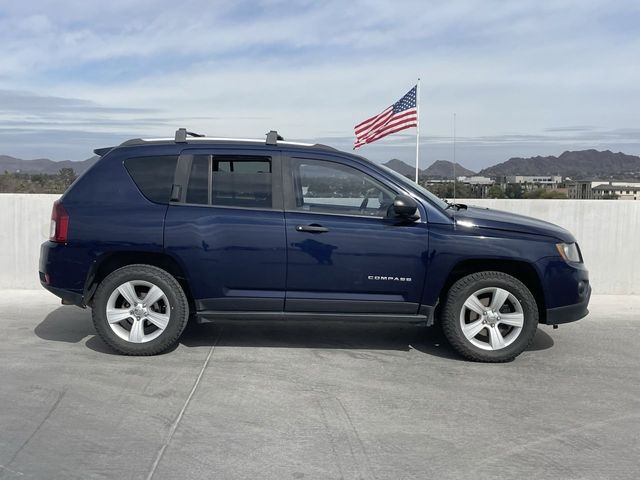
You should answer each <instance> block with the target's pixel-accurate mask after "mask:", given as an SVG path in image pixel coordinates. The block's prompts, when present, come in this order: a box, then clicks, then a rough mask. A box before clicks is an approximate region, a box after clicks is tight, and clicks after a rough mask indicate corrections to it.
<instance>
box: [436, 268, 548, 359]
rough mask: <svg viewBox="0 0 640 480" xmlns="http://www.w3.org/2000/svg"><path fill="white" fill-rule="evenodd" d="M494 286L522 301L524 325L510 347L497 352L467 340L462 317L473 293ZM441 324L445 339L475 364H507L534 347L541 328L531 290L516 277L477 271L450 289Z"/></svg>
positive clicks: (501, 273)
mask: <svg viewBox="0 0 640 480" xmlns="http://www.w3.org/2000/svg"><path fill="white" fill-rule="evenodd" d="M494 287H497V288H501V289H504V290H506V291H507V292H509V293H510V294H512V295H513V296H514V297H515V298H516V299H517V300H518V302H520V305H521V307H522V313H523V314H524V322H523V325H522V330H521V331H520V333H519V335H518V336H517V337H516V338H515V340H513V342H512V343H511V344H509V345H507V346H506V347H503V348H500V349H497V350H484V349H482V348H479V347H478V346H476V345H474V344H473V343H472V342H471V341H470V340H468V339H467V338H466V337H465V335H464V333H463V331H462V325H461V320H460V315H461V312H462V308H463V306H464V303H465V301H466V300H467V299H468V298H469V297H470V296H471V295H472V294H473V293H475V292H477V291H479V290H481V289H484V288H494ZM483 318H484V317H483ZM440 321H441V322H442V330H443V332H444V335H445V337H446V338H447V340H448V341H449V343H450V344H451V346H452V347H453V348H454V349H455V350H456V351H457V352H458V353H460V354H461V355H462V356H463V357H465V358H467V359H469V360H473V361H476V362H508V361H511V360H513V359H514V358H515V357H517V356H518V355H520V354H521V353H522V352H523V351H524V350H525V349H526V348H527V347H528V346H529V345H530V344H531V341H532V340H533V337H534V336H535V334H536V330H537V328H538V306H537V304H536V300H535V298H534V297H533V295H532V294H531V292H530V291H529V289H528V288H527V287H526V286H525V285H524V284H523V283H522V282H521V281H520V280H518V279H517V278H515V277H512V276H511V275H508V274H506V273H503V272H491V271H487V272H478V273H473V274H471V275H467V276H466V277H463V278H461V279H460V280H458V281H457V282H455V283H454V284H453V285H452V286H451V288H450V289H449V291H448V292H447V298H446V302H445V305H444V308H443V310H442V315H441V319H440ZM501 328H503V327H501ZM474 340H475V338H474Z"/></svg>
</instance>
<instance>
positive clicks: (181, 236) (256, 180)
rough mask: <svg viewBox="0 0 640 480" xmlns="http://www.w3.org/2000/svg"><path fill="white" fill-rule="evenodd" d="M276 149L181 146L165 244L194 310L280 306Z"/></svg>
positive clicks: (282, 266) (282, 269)
mask: <svg viewBox="0 0 640 480" xmlns="http://www.w3.org/2000/svg"><path fill="white" fill-rule="evenodd" d="M281 172H282V167H281V159H280V153H279V152H277V151H274V150H266V149H265V150H260V149H247V150H241V149H233V150H230V149H225V148H208V149H202V148H200V149H187V150H184V151H183V152H182V155H181V156H180V158H179V160H178V168H177V173H176V186H175V187H174V192H173V197H174V198H173V201H172V202H171V204H170V205H169V208H168V211H167V217H166V222H165V239H164V243H165V249H166V251H167V252H168V253H170V254H171V255H172V256H173V257H174V258H176V259H178V261H179V262H181V263H182V264H183V266H184V268H185V270H186V272H187V275H188V277H189V278H188V281H189V285H190V287H191V289H192V292H193V295H194V297H195V299H196V307H197V309H198V311H225V310H245V311H282V310H283V308H284V296H285V275H286V242H285V231H284V214H283V200H282V187H281V183H282V173H281Z"/></svg>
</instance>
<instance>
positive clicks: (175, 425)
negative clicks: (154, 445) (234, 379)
mask: <svg viewBox="0 0 640 480" xmlns="http://www.w3.org/2000/svg"><path fill="white" fill-rule="evenodd" d="M221 335H222V328H221V329H220V332H218V336H217V338H216V341H215V342H214V343H213V345H211V348H210V349H209V353H208V354H207V358H205V360H204V363H203V364H202V367H201V368H200V373H198V376H197V377H196V381H195V382H194V384H193V387H191V391H190V392H189V395H188V396H187V399H186V400H185V402H184V405H182V408H181V409H180V412H179V413H178V415H177V416H176V418H175V420H174V421H173V423H172V424H171V427H170V428H169V434H168V435H167V438H166V439H165V441H164V443H163V444H162V446H161V447H160V449H159V450H158V454H157V455H156V459H155V460H154V462H153V465H152V466H151V470H149V473H148V474H147V478H146V480H151V479H152V478H153V475H154V474H155V473H156V469H157V468H158V465H160V461H161V460H162V457H163V455H164V452H165V450H166V449H167V447H168V446H169V444H170V443H171V439H172V438H173V434H174V433H175V432H176V430H177V429H178V425H180V422H181V421H182V417H183V416H184V413H185V412H186V410H187V408H188V407H189V403H191V398H193V395H194V394H195V393H196V390H197V389H198V385H200V381H201V380H202V376H203V375H204V372H205V370H206V369H207V367H208V366H209V361H210V360H211V355H213V351H214V350H215V348H216V346H217V345H218V342H219V341H220V336H221Z"/></svg>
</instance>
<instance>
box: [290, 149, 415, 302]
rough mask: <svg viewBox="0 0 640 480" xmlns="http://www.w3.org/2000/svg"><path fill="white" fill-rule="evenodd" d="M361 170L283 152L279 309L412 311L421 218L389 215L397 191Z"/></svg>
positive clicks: (329, 161)
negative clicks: (283, 277) (283, 292)
mask: <svg viewBox="0 0 640 480" xmlns="http://www.w3.org/2000/svg"><path fill="white" fill-rule="evenodd" d="M365 170H367V169H366V167H362V166H360V165H358V164H356V163H355V162H354V163H353V164H350V165H347V164H345V163H343V162H339V161H336V160H331V159H329V158H322V157H317V156H314V157H312V158H302V157H298V158H296V157H293V156H292V157H289V158H287V165H286V167H285V175H284V178H285V182H284V185H285V187H284V188H285V219H286V231H287V255H288V261H287V296H286V302H285V309H286V310H287V311H292V312H295V311H315V312H334V313H403V314H415V313H417V312H418V307H419V304H420V299H421V296H422V290H423V285H424V280H425V271H426V270H425V269H426V262H427V258H426V257H427V254H426V252H427V247H428V229H427V224H426V222H425V221H417V222H396V221H390V220H389V219H388V218H387V210H388V208H389V206H390V205H391V204H392V202H393V199H394V197H395V195H396V194H397V193H401V192H400V191H396V189H395V187H394V188H390V187H388V186H386V185H385V184H384V183H383V182H381V181H380V179H376V178H375V173H374V172H371V171H369V172H367V171H365ZM423 216H424V214H423Z"/></svg>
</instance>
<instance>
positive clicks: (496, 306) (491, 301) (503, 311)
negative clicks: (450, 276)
mask: <svg viewBox="0 0 640 480" xmlns="http://www.w3.org/2000/svg"><path fill="white" fill-rule="evenodd" d="M523 326H524V312H523V309H522V305H521V304H520V301H519V300H518V299H517V298H516V297H515V296H514V295H513V294H512V293H510V292H509V291H507V290H505V289H503V288H498V287H489V288H483V289H480V290H477V291H476V292H474V293H473V294H471V295H470V296H469V297H468V298H467V299H466V300H465V302H464V304H463V306H462V309H461V311H460V327H461V328H462V333H463V334H464V336H465V338H466V339H467V340H468V341H469V342H471V344H473V345H474V346H476V347H478V348H481V349H483V350H501V349H503V348H506V347H508V346H509V345H511V344H512V343H513V342H514V341H515V340H516V339H517V338H518V336H519V335H520V333H521V332H522V328H523Z"/></svg>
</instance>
